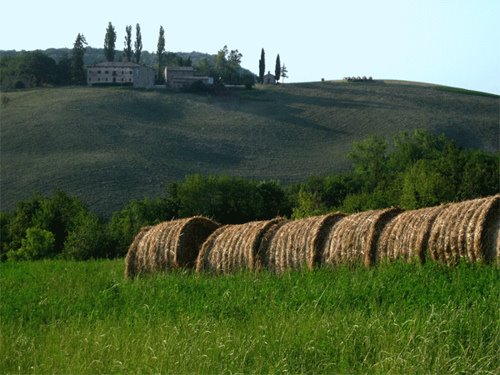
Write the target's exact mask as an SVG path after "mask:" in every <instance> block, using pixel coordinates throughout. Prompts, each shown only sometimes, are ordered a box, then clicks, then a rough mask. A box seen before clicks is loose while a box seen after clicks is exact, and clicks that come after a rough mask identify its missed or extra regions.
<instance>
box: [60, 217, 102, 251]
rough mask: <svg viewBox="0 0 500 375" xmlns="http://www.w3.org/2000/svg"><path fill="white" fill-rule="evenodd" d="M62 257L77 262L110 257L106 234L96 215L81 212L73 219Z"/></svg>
mask: <svg viewBox="0 0 500 375" xmlns="http://www.w3.org/2000/svg"><path fill="white" fill-rule="evenodd" d="M62 255H63V256H64V257H65V258H67V259H76V260H86V259H93V258H105V257H109V255H110V254H109V251H108V239H107V237H106V232H105V229H104V226H103V225H102V224H101V222H100V221H99V219H98V218H97V216H96V215H94V214H92V213H91V212H89V211H81V212H79V213H78V214H77V215H76V216H75V217H74V218H72V225H71V228H70V230H69V232H68V235H67V236H66V238H65V240H64V247H63V250H62Z"/></svg>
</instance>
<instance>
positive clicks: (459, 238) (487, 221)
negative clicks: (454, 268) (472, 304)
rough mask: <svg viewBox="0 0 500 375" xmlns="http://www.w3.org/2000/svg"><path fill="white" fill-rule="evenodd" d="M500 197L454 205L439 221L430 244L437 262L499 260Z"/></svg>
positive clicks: (450, 206) (434, 227) (448, 208)
mask: <svg viewBox="0 0 500 375" xmlns="http://www.w3.org/2000/svg"><path fill="white" fill-rule="evenodd" d="M499 205H500V195H496V196H493V197H487V198H480V199H473V200H469V201H465V202H460V203H453V204H450V205H449V206H447V207H446V208H445V209H444V210H442V211H441V212H440V213H439V214H438V215H437V217H436V220H435V221H434V223H433V225H432V228H431V235H430V238H429V242H428V248H429V251H430V254H431V256H432V258H433V259H434V260H437V261H441V262H444V263H447V264H455V263H457V262H458V261H459V260H460V259H465V260H467V261H469V262H475V261H484V262H487V263H489V262H492V261H493V260H495V258H497V257H498V252H499V248H498V247H499V242H498V237H499V235H498V232H499V230H500V222H499V221H500V218H499V216H500V212H499V208H500V206H499Z"/></svg>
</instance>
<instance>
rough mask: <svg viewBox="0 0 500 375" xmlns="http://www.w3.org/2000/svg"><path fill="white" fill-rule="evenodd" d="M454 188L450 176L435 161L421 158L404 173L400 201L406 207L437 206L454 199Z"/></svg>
mask: <svg viewBox="0 0 500 375" xmlns="http://www.w3.org/2000/svg"><path fill="white" fill-rule="evenodd" d="M454 190H455V189H454V186H453V184H450V181H449V178H448V176H446V175H445V174H443V173H440V172H439V170H438V168H437V167H436V163H435V162H434V161H431V160H426V159H421V160H419V161H417V162H416V163H415V164H414V165H413V166H412V167H410V168H409V169H408V170H407V172H406V173H405V174H404V180H403V192H402V196H401V202H400V203H401V206H402V207H404V208H406V209H416V208H421V207H430V206H435V205H438V204H440V203H444V202H450V201H453V200H454V198H455V191H454Z"/></svg>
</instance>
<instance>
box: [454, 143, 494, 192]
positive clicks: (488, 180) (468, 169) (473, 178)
mask: <svg viewBox="0 0 500 375" xmlns="http://www.w3.org/2000/svg"><path fill="white" fill-rule="evenodd" d="M461 161H462V163H461V166H460V170H461V172H462V173H461V174H462V176H461V181H460V184H459V185H458V193H457V194H458V198H459V199H460V200H466V199H472V198H477V197H484V196H488V195H495V194H498V193H499V192H500V179H499V176H498V173H499V171H500V155H498V154H497V155H495V154H488V153H486V152H484V151H480V150H464V151H462V154H461Z"/></svg>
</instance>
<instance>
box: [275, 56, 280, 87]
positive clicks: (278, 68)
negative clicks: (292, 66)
mask: <svg viewBox="0 0 500 375" xmlns="http://www.w3.org/2000/svg"><path fill="white" fill-rule="evenodd" d="M274 78H275V79H276V82H278V81H279V80H280V78H281V61H280V55H279V53H278V56H276V66H275V68H274Z"/></svg>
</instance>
